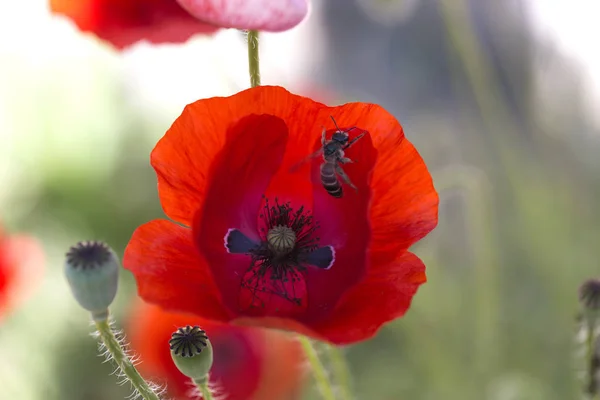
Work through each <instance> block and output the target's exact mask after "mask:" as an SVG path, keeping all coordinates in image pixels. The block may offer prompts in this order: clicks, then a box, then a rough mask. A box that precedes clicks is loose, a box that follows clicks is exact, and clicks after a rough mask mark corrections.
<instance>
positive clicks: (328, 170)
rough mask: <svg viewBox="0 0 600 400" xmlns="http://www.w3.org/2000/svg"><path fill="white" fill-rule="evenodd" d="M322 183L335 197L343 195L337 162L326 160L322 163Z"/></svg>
mask: <svg viewBox="0 0 600 400" xmlns="http://www.w3.org/2000/svg"><path fill="white" fill-rule="evenodd" d="M321 183H322V184H323V187H324V188H325V190H327V193H329V194H330V195H332V196H333V197H342V194H343V193H342V184H341V183H340V181H338V177H337V175H336V173H335V162H333V163H331V162H327V161H325V162H324V163H323V164H321Z"/></svg>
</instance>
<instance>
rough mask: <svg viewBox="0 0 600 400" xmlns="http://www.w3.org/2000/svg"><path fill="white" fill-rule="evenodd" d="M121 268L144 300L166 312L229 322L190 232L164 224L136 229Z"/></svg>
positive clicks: (167, 223) (163, 221)
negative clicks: (132, 276) (129, 272)
mask: <svg viewBox="0 0 600 400" xmlns="http://www.w3.org/2000/svg"><path fill="white" fill-rule="evenodd" d="M123 266H124V267H125V269H128V270H129V271H131V272H132V273H133V275H134V276H135V279H136V281H137V285H138V293H139V295H140V297H142V298H143V299H144V300H146V301H148V302H150V303H155V304H160V305H161V306H162V307H164V308H165V309H168V310H177V311H183V312H197V311H198V310H202V315H203V316H204V317H206V318H211V319H215V320H218V321H226V320H228V319H229V316H228V314H227V312H226V310H225V309H224V308H223V306H222V305H221V302H220V299H219V295H218V292H217V288H216V287H215V285H214V283H213V279H212V276H211V273H210V270H209V269H208V266H207V264H206V261H205V260H204V259H203V258H202V256H201V255H200V253H199V252H198V250H197V248H196V246H195V245H194V241H193V240H192V231H191V229H188V228H184V227H181V226H179V225H176V224H174V223H172V222H170V221H166V220H154V221H150V222H148V223H146V224H144V225H142V226H140V227H139V228H137V229H136V230H135V232H134V233H133V236H132V237H131V240H130V241H129V244H128V245H127V248H126V249H125V254H124V256H123Z"/></svg>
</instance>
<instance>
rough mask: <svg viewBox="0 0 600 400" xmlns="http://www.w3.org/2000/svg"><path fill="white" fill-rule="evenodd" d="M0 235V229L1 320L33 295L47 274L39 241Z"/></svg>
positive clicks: (18, 236)
mask: <svg viewBox="0 0 600 400" xmlns="http://www.w3.org/2000/svg"><path fill="white" fill-rule="evenodd" d="M1 235H2V231H1V228H0V320H2V318H3V316H4V315H5V314H6V313H8V312H9V311H10V310H11V309H12V308H14V307H15V306H17V305H19V304H20V303H22V302H23V301H25V300H26V299H27V298H28V297H30V296H31V295H32V293H33V292H34V291H35V290H36V289H37V288H38V287H39V285H40V283H41V281H42V278H43V275H44V254H43V251H42V248H41V246H40V244H39V242H38V241H37V240H36V239H34V238H32V237H29V236H25V235H15V236H8V237H2V236H1Z"/></svg>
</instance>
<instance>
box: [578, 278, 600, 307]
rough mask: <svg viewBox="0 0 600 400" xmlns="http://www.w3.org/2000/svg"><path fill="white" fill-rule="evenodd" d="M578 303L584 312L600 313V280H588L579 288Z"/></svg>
mask: <svg viewBox="0 0 600 400" xmlns="http://www.w3.org/2000/svg"><path fill="white" fill-rule="evenodd" d="M579 301H580V303H581V305H582V306H583V308H584V309H585V310H586V311H600V279H588V280H587V281H585V282H584V283H583V284H582V285H581V286H580V287H579Z"/></svg>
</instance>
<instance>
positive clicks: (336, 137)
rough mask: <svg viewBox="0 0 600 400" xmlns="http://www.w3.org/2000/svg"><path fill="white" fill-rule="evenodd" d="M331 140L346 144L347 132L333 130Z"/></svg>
mask: <svg viewBox="0 0 600 400" xmlns="http://www.w3.org/2000/svg"><path fill="white" fill-rule="evenodd" d="M331 140H333V141H336V142H338V143H340V144H346V143H348V132H345V131H335V132H334V133H333V135H332V136H331Z"/></svg>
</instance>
